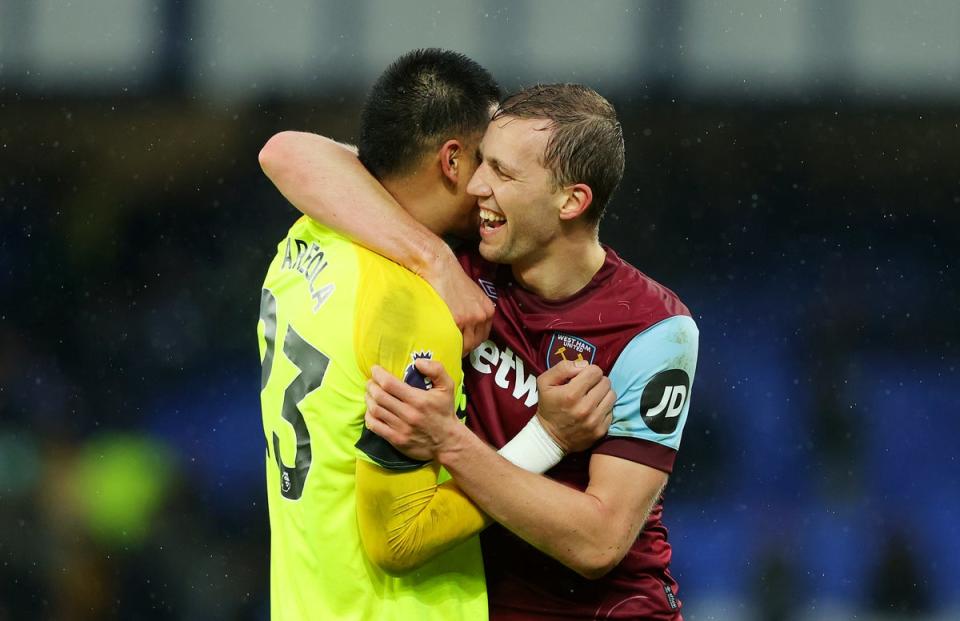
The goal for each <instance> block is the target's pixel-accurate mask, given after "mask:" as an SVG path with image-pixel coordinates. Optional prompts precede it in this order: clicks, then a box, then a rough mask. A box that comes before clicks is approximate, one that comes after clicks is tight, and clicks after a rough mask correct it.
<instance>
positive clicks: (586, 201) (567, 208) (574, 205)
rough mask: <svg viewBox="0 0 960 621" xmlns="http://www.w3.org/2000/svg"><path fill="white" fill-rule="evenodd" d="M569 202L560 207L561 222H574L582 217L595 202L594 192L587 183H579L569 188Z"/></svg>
mask: <svg viewBox="0 0 960 621" xmlns="http://www.w3.org/2000/svg"><path fill="white" fill-rule="evenodd" d="M566 193H567V200H566V201H565V202H564V203H563V205H562V206H561V207H560V219H561V220H573V219H574V218H578V217H580V215H581V214H583V212H585V211H586V210H587V208H588V207H590V204H591V203H592V202H593V190H591V189H590V186H589V185H587V184H585V183H577V184H575V185H572V186H570V187H568V188H567V191H566Z"/></svg>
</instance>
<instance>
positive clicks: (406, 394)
mask: <svg viewBox="0 0 960 621" xmlns="http://www.w3.org/2000/svg"><path fill="white" fill-rule="evenodd" d="M370 375H371V377H373V381H374V382H376V384H377V385H378V386H380V388H382V389H383V390H384V391H385V392H387V393H388V394H390V395H392V396H394V397H396V398H397V399H399V400H400V401H404V402H409V401H410V400H411V399H416V398H417V393H419V392H422V391H421V390H420V389H418V388H414V387H413V386H410V385H409V384H406V383H404V382H403V381H401V380H399V379H397V378H396V377H394V376H393V375H392V374H391V373H390V372H389V371H387V370H386V369H384V368H383V367H381V366H379V365H374V366H373V369H371V370H370Z"/></svg>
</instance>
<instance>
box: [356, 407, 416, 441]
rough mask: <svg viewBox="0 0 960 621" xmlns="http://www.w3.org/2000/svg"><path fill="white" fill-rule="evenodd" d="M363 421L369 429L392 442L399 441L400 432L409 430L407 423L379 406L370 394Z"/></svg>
mask: <svg viewBox="0 0 960 621" xmlns="http://www.w3.org/2000/svg"><path fill="white" fill-rule="evenodd" d="M363 423H364V425H366V427H367V429H369V430H370V431H372V432H373V433H375V434H377V435H378V436H380V437H381V438H383V439H384V440H386V441H387V442H390V443H394V442H397V441H398V439H399V437H400V434H401V433H404V432H406V430H407V425H406V424H405V423H404V422H403V421H402V420H400V419H399V418H397V417H396V416H394V415H393V414H391V413H390V412H388V411H387V410H385V409H384V408H382V407H380V406H378V405H377V404H376V402H375V401H373V400H372V399H371V398H370V397H369V396H368V397H367V411H366V412H365V413H364V415H363Z"/></svg>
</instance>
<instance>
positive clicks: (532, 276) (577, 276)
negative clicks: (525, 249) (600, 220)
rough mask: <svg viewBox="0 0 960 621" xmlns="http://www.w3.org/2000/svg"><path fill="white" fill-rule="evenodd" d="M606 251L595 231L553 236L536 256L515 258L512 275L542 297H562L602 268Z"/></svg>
mask: <svg viewBox="0 0 960 621" xmlns="http://www.w3.org/2000/svg"><path fill="white" fill-rule="evenodd" d="M606 257H607V253H606V251H605V250H604V249H603V246H601V245H600V241H599V240H598V239H597V231H596V230H593V231H591V232H589V234H585V233H584V234H578V235H569V236H563V237H561V238H557V239H555V240H554V241H553V242H552V243H551V244H550V245H549V246H548V247H546V248H544V249H543V252H541V253H539V254H538V256H537V257H534V258H532V259H531V260H529V261H517V262H515V263H514V264H513V265H512V269H513V276H514V278H516V279H517V282H519V283H520V284H521V285H522V286H523V288H524V289H527V290H528V291H531V292H532V293H535V294H537V295H538V296H540V297H541V298H543V299H545V300H562V299H564V298H568V297H570V296H572V295H573V294H575V293H576V292H577V291H580V290H581V289H583V288H584V287H585V286H587V284H588V283H589V282H590V281H591V280H592V279H593V277H594V276H595V275H596V274H597V272H598V271H600V268H601V267H603V262H604V261H605V260H606Z"/></svg>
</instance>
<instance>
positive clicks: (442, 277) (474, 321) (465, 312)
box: [421, 252, 494, 355]
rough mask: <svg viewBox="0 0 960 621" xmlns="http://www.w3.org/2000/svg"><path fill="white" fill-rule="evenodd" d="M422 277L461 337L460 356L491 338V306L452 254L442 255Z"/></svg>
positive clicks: (488, 299)
mask: <svg viewBox="0 0 960 621" xmlns="http://www.w3.org/2000/svg"><path fill="white" fill-rule="evenodd" d="M421 276H422V277H423V279H424V280H426V281H427V282H428V283H430V286H432V287H433V288H434V290H435V291H436V292H437V293H438V294H439V295H440V297H441V298H443V301H444V302H446V303H447V306H448V307H449V308H450V312H451V313H452V314H453V319H454V321H456V322H457V327H458V328H460V332H462V333H463V355H467V354H468V353H470V352H471V351H473V350H474V349H476V347H477V346H478V345H480V343H482V342H484V341H485V340H486V339H487V336H489V334H490V324H492V323H493V310H494V309H493V302H491V301H490V298H488V297H487V295H486V294H485V293H484V292H483V290H482V289H481V288H480V287H479V286H478V285H477V283H475V282H473V281H472V280H471V279H470V277H469V276H467V274H466V273H465V272H464V271H463V268H461V267H460V263H459V262H458V261H457V259H456V257H455V256H454V254H453V253H452V252H451V253H449V254H445V255H444V257H443V258H442V259H440V260H439V261H438V262H437V263H436V264H435V265H433V266H431V267H430V269H429V270H427V271H425V272H424V273H422V274H421Z"/></svg>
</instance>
